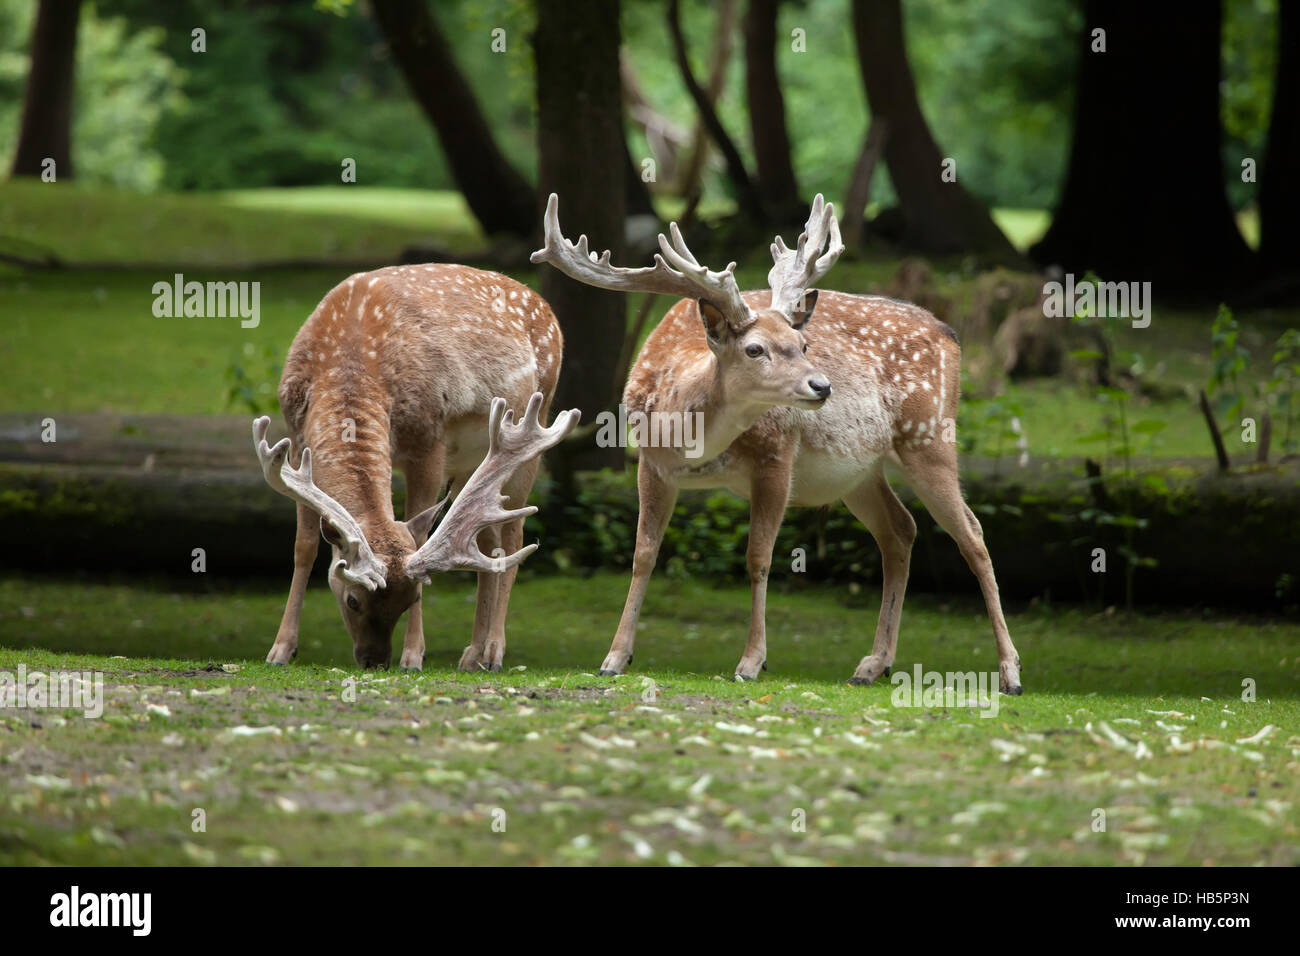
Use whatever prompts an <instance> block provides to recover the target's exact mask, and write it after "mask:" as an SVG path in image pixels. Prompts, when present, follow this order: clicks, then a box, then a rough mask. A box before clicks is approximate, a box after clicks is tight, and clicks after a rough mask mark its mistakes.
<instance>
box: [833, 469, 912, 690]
mask: <svg viewBox="0 0 1300 956" xmlns="http://www.w3.org/2000/svg"><path fill="white" fill-rule="evenodd" d="M844 503H845V504H846V505H847V506H848V509H849V510H850V511H851V512H853V514H854V516H855V517H856V518H857V519H858V520H859V521H861V522H862V523H863V524H864V525H865V526H866V528H867V530H868V531H870V532H871V536H872V537H873V538H875V539H876V544H877V546H878V547H879V548H880V566H881V577H882V579H883V581H882V585H881V590H880V617H879V618H878V619H877V621H876V639H875V642H874V643H873V644H872V645H871V653H870V654H869V655H868V656H866V657H864V658H862V660H861V661H860V662H859V663H858V668H857V670H855V671H854V672H853V676H852V677H851V678H849V683H850V684H870V683H872V682H873V681H875V680H876V678H878V677H880V676H881V675H882V674H883V675H885V676H888V675H889V672H890V669H891V668H892V667H893V666H894V651H895V649H896V648H897V647H898V626H899V621H900V620H901V619H902V616H903V598H904V596H905V594H906V592H907V574H908V570H909V568H910V567H911V563H912V542H913V541H915V540H916V521H915V520H914V519H913V518H912V515H911V513H910V512H909V511H908V510H907V509H906V508H905V507H903V503H902V502H901V501H899V500H898V495H896V494H894V489H893V488H891V487H889V481H888V480H887V479H886V478H885V472H884V469H883V467H881V466H879V465H877V466H876V468H875V470H874V471H873V473H872V474H871V476H870V477H869V478H868V479H867V480H866V481H865V482H863V483H862V485H860V486H859V487H858V488H856V489H855V490H854V491H853V492H852V493H851V494H849V495H846V496H845V498H844Z"/></svg>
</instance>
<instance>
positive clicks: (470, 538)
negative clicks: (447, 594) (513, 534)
mask: <svg viewBox="0 0 1300 956" xmlns="http://www.w3.org/2000/svg"><path fill="white" fill-rule="evenodd" d="M541 408H542V393H541V392H534V393H533V396H532V397H531V398H530V399H529V400H528V407H527V408H526V409H525V410H524V415H523V418H522V420H520V421H519V422H518V423H517V424H516V423H515V414H514V410H513V409H509V410H507V409H506V402H505V399H503V398H494V399H492V406H491V409H490V410H489V412H488V453H487V456H486V457H485V458H484V459H483V461H482V462H481V463H480V464H479V466H478V468H476V469H475V470H474V474H472V475H471V476H470V478H469V481H467V482H465V487H464V488H462V489H461V492H460V494H459V495H458V496H457V497H456V500H455V501H454V502H452V505H451V509H450V510H449V511H448V512H447V517H445V518H444V519H443V520H442V523H441V524H440V525H438V527H437V529H436V530H435V531H434V533H433V534H432V536H430V538H429V540H428V541H426V542H425V543H424V545H423V546H422V547H421V548H420V549H419V550H418V551H416V552H415V554H413V555H411V556H410V557H409V558H407V560H406V570H407V573H408V574H410V575H411V577H413V578H417V579H420V580H423V581H425V582H426V583H427V581H428V578H429V574H430V573H431V572H433V571H452V570H464V571H491V572H496V573H500V572H502V571H505V570H506V569H508V568H511V567H514V566H515V565H517V564H519V563H520V562H522V561H523V560H524V559H525V558H527V557H528V556H529V555H530V554H532V553H533V552H534V551H536V550H537V545H536V544H529V545H526V546H525V547H523V548H520V549H519V550H518V551H516V552H515V553H514V554H510V555H506V556H504V557H488V556H487V555H485V554H484V553H483V552H482V551H481V550H479V546H478V535H479V532H480V531H482V530H483V529H484V528H487V527H489V526H491V525H494V524H502V523H504V522H506V521H513V520H514V519H516V518H526V517H528V516H529V515H531V514H535V513H536V511H537V508H536V507H535V506H533V505H525V506H524V507H522V508H513V509H507V508H503V507H502V506H501V503H502V501H503V500H504V496H503V495H502V493H501V486H502V485H503V484H504V482H505V481H506V480H507V479H509V478H510V476H511V475H512V474H514V472H515V470H516V469H517V468H518V467H519V466H520V465H522V464H523V463H524V462H526V461H530V460H531V459H533V458H536V457H537V456H538V455H540V454H541V453H542V452H544V451H545V450H546V449H548V448H550V447H552V446H553V445H556V444H558V443H559V441H560V439H562V438H563V437H564V436H565V435H567V434H568V433H569V432H570V431H572V430H573V428H574V426H575V425H577V424H578V420H579V418H580V417H581V413H580V412H579V411H578V410H577V409H576V408H574V409H570V410H569V411H565V412H561V413H560V414H558V415H556V416H555V421H554V422H553V423H552V424H551V427H550V428H543V427H542V425H541V423H540V422H539V421H538V418H539V415H540V412H541Z"/></svg>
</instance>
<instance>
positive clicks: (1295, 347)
mask: <svg viewBox="0 0 1300 956" xmlns="http://www.w3.org/2000/svg"><path fill="white" fill-rule="evenodd" d="M1265 387H1266V388H1267V390H1268V394H1269V396H1270V397H1271V398H1272V400H1273V404H1274V407H1275V408H1276V409H1277V412H1278V415H1279V417H1280V418H1281V419H1282V422H1283V428H1284V431H1283V437H1282V448H1283V450H1284V451H1285V452H1286V453H1288V454H1291V453H1294V452H1295V451H1296V450H1297V448H1298V447H1300V433H1297V429H1296V425H1297V420H1298V419H1300V329H1287V330H1286V331H1285V332H1283V333H1282V335H1281V337H1280V338H1279V339H1278V340H1277V344H1276V345H1275V346H1274V348H1273V376H1272V378H1270V379H1269V380H1268V383H1267V385H1266V386H1265Z"/></svg>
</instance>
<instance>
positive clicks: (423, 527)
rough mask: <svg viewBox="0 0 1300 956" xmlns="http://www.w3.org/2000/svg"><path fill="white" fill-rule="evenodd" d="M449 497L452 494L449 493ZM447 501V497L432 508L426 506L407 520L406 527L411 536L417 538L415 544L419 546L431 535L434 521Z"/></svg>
mask: <svg viewBox="0 0 1300 956" xmlns="http://www.w3.org/2000/svg"><path fill="white" fill-rule="evenodd" d="M447 497H448V498H450V497H451V496H450V495H448V496H447ZM446 503H447V498H443V499H442V500H441V501H439V502H438V503H437V504H436V505H434V506H433V507H432V508H425V509H424V510H423V511H421V512H420V513H419V514H418V515H416V516H415V517H414V518H412V519H411V520H410V521H408V522H406V528H407V530H408V531H410V532H411V537H412V538H414V539H415V546H416V547H417V548H418V547H419V546H420V545H422V544H424V542H425V539H427V538H428V537H429V532H430V531H431V530H433V523H434V521H436V520H437V518H438V515H439V514H440V513H441V512H442V509H443V506H444V505H445V504H446Z"/></svg>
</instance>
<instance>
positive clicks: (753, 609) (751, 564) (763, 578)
mask: <svg viewBox="0 0 1300 956" xmlns="http://www.w3.org/2000/svg"><path fill="white" fill-rule="evenodd" d="M789 497H790V462H789V460H786V459H782V460H780V461H779V462H777V463H775V464H774V465H773V466H772V467H770V468H769V469H767V470H765V471H763V472H761V473H759V474H758V475H757V476H756V477H755V478H754V481H753V483H752V485H751V488H750V504H749V544H748V546H747V547H746V549H745V569H746V570H747V571H748V572H749V590H750V605H749V640H748V641H747V642H746V643H745V653H744V656H743V657H741V658H740V663H739V664H737V665H736V675H735V679H736V680H754V679H756V678H757V677H758V672H759V671H761V670H763V669H764V668H766V667H767V579H768V575H769V573H770V572H771V569H772V548H773V547H774V546H775V545H776V536H777V533H778V532H779V531H780V530H781V521H782V520H783V519H784V518H785V505H786V502H787V500H789Z"/></svg>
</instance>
